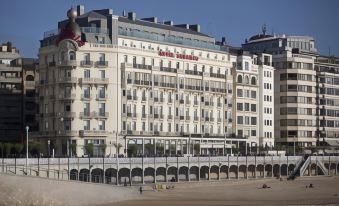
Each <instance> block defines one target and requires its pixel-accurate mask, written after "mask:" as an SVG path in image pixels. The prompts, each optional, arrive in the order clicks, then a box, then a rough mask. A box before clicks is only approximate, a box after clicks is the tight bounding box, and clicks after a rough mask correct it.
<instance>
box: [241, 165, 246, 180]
mask: <svg viewBox="0 0 339 206" xmlns="http://www.w3.org/2000/svg"><path fill="white" fill-rule="evenodd" d="M246 170H247V168H246V165H240V166H239V178H246Z"/></svg>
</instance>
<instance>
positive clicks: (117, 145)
mask: <svg viewBox="0 0 339 206" xmlns="http://www.w3.org/2000/svg"><path fill="white" fill-rule="evenodd" d="M113 146H114V147H115V149H116V151H118V155H119V154H120V149H121V148H122V144H120V143H118V144H117V143H114V144H113Z"/></svg>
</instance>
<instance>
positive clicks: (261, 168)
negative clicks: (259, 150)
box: [257, 164, 264, 178]
mask: <svg viewBox="0 0 339 206" xmlns="http://www.w3.org/2000/svg"><path fill="white" fill-rule="evenodd" d="M257 177H258V178H264V165H262V164H259V165H257Z"/></svg>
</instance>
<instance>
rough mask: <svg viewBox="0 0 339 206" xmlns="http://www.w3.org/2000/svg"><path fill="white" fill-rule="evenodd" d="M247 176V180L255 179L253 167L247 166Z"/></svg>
mask: <svg viewBox="0 0 339 206" xmlns="http://www.w3.org/2000/svg"><path fill="white" fill-rule="evenodd" d="M247 175H248V178H255V165H248V168H247Z"/></svg>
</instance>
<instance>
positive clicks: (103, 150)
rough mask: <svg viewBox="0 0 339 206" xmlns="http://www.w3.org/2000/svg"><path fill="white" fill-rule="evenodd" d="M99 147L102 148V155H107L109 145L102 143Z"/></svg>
mask: <svg viewBox="0 0 339 206" xmlns="http://www.w3.org/2000/svg"><path fill="white" fill-rule="evenodd" d="M99 147H100V149H101V152H102V155H103V156H105V154H106V148H107V145H106V144H101V145H99Z"/></svg>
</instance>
